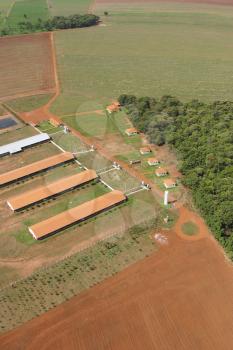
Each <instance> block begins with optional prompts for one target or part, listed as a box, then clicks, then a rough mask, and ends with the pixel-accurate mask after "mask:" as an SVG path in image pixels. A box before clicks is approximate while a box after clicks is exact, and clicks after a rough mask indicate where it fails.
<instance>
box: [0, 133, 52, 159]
mask: <svg viewBox="0 0 233 350" xmlns="http://www.w3.org/2000/svg"><path fill="white" fill-rule="evenodd" d="M49 140H50V136H49V135H48V134H46V133H41V134H38V135H34V136H30V137H27V138H26V139H22V140H19V141H15V142H12V143H8V144H7V145H4V146H1V147H0V157H3V156H6V155H9V154H15V153H19V152H21V151H23V150H24V149H25V148H29V147H32V146H35V145H38V144H39V143H43V142H47V141H49Z"/></svg>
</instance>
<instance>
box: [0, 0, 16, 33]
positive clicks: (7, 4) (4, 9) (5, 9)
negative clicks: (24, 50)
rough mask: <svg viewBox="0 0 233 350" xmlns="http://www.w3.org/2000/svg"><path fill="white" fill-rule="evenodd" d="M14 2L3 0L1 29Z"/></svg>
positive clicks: (0, 13) (0, 3)
mask: <svg viewBox="0 0 233 350" xmlns="http://www.w3.org/2000/svg"><path fill="white" fill-rule="evenodd" d="M13 2H14V0H1V1H0V28H1V25H2V24H3V23H4V22H5V20H6V16H7V14H8V11H10V9H11V6H12V4H13Z"/></svg>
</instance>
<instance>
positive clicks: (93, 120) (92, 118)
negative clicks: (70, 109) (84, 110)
mask: <svg viewBox="0 0 233 350" xmlns="http://www.w3.org/2000/svg"><path fill="white" fill-rule="evenodd" d="M62 120H63V121H64V122H65V123H66V124H67V125H70V126H71V127H73V128H74V129H76V130H78V131H80V132H81V133H82V134H83V135H85V136H97V137H101V138H103V136H104V135H105V134H108V133H113V132H116V131H117V128H116V126H115V124H114V122H113V120H112V118H111V117H109V116H107V115H106V114H105V113H104V114H96V113H90V114H83V115H77V116H69V117H62Z"/></svg>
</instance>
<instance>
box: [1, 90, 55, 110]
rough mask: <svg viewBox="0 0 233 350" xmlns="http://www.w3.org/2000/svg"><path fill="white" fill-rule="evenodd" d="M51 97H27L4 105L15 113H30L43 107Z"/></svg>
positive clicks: (49, 95) (50, 95) (46, 95)
mask: <svg viewBox="0 0 233 350" xmlns="http://www.w3.org/2000/svg"><path fill="white" fill-rule="evenodd" d="M51 97H52V94H43V95H37V96H27V97H22V98H18V99H15V100H8V101H7V102H5V104H6V105H7V106H9V107H10V108H12V109H13V110H14V111H16V112H30V111H32V110H34V109H36V108H39V107H41V106H43V105H45V104H46V103H47V102H48V101H49V100H50V98H51Z"/></svg>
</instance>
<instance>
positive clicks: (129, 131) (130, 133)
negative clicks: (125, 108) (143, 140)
mask: <svg viewBox="0 0 233 350" xmlns="http://www.w3.org/2000/svg"><path fill="white" fill-rule="evenodd" d="M125 133H126V134H127V135H128V136H133V135H136V134H139V131H138V130H137V129H136V128H129V129H126V130H125Z"/></svg>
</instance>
